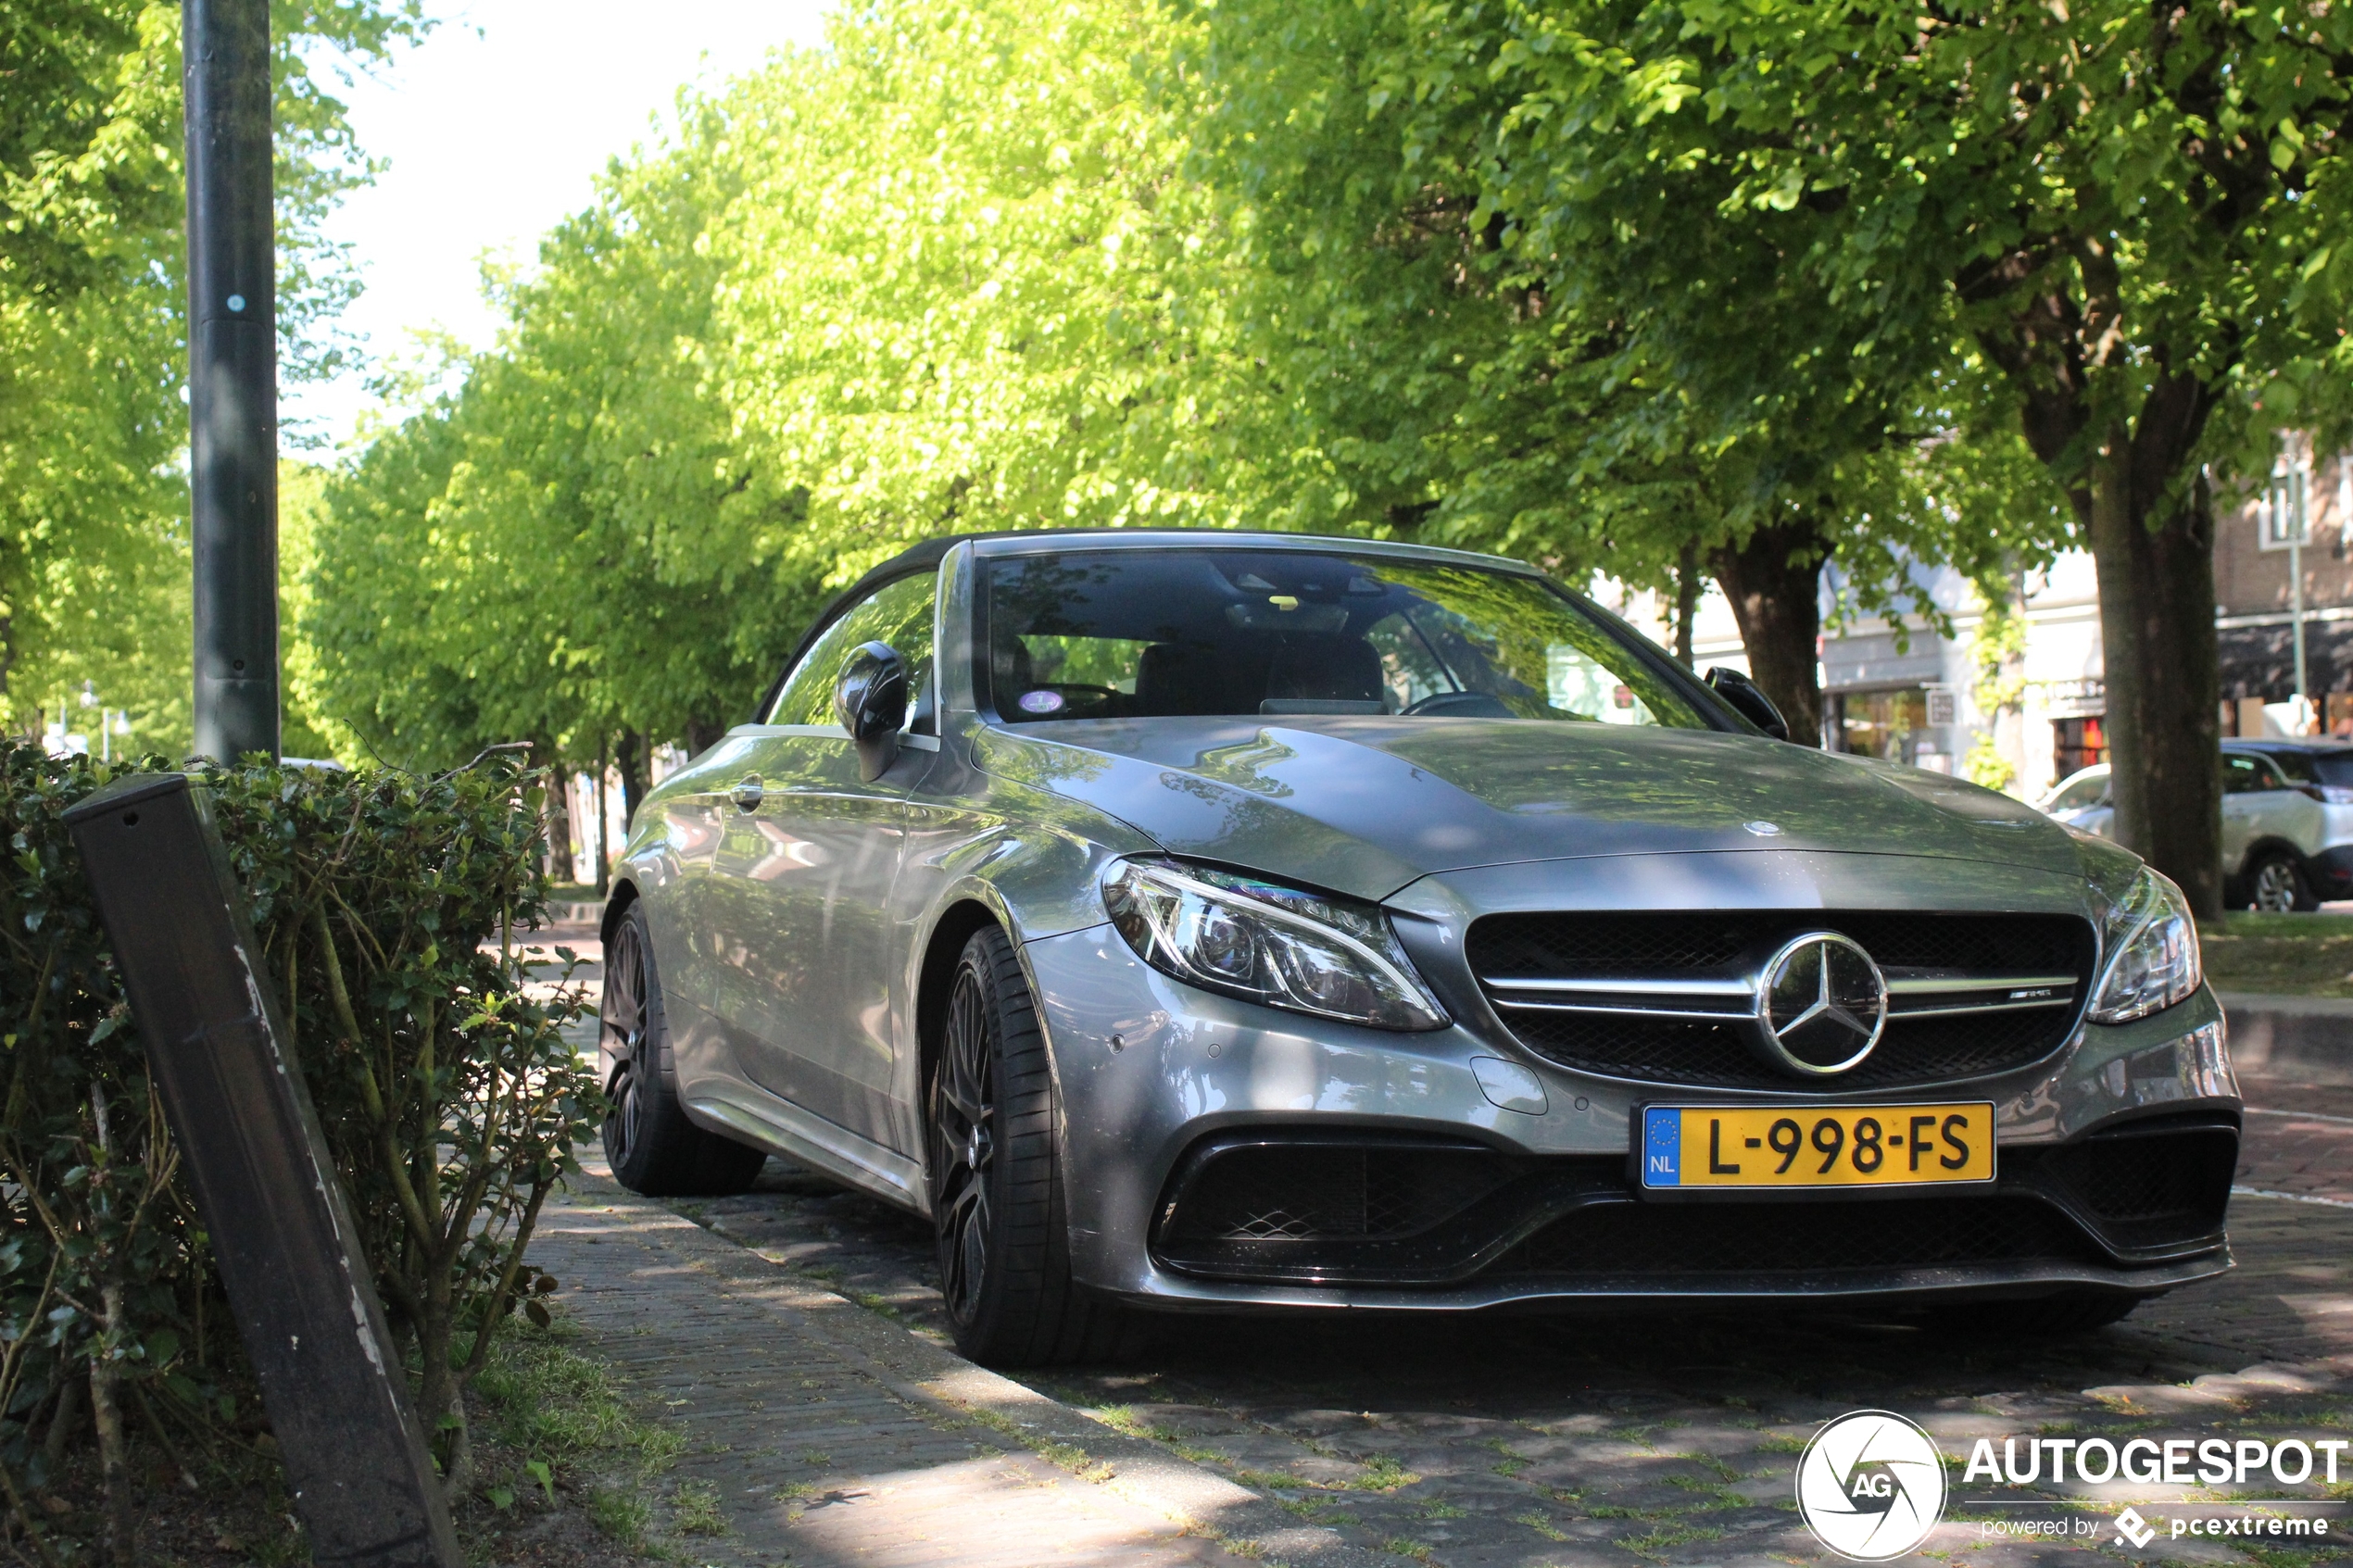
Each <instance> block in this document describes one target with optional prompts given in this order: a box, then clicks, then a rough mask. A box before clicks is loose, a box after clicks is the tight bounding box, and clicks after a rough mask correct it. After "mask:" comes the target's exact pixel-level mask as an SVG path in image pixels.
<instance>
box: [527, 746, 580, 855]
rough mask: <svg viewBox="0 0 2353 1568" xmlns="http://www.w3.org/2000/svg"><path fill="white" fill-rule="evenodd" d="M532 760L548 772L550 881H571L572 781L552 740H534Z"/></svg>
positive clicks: (572, 845)
mask: <svg viewBox="0 0 2353 1568" xmlns="http://www.w3.org/2000/svg"><path fill="white" fill-rule="evenodd" d="M531 755H532V757H533V758H534V759H535V760H536V761H537V762H538V763H539V765H540V766H541V767H544V768H546V769H547V880H549V881H550V882H559V883H564V882H570V881H571V880H572V879H573V872H574V870H575V863H574V860H573V847H574V844H575V842H576V841H575V840H574V839H573V834H572V789H571V780H570V779H569V778H568V777H567V776H566V775H565V772H564V764H563V759H562V758H561V757H560V755H558V753H557V751H556V747H555V744H554V743H553V742H552V741H545V740H542V741H535V742H534V743H533V744H532V747H531Z"/></svg>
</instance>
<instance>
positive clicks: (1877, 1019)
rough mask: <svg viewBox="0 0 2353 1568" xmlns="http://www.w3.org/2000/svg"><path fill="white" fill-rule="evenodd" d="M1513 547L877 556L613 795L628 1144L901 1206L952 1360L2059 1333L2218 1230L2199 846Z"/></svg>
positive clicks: (1178, 548)
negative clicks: (1837, 1319)
mask: <svg viewBox="0 0 2353 1568" xmlns="http://www.w3.org/2000/svg"><path fill="white" fill-rule="evenodd" d="M1785 736H1786V732H1785V731H1784V730H1783V729H1782V727H1781V721H1780V717H1779V715H1778V714H1777V713H1776V712H1775V711H1774V709H1773V707H1772V705H1771V704H1770V703H1769V702H1768V701H1767V700H1766V699H1765V698H1764V696H1762V694H1761V693H1759V692H1758V691H1757V689H1756V688H1755V686H1753V685H1751V684H1749V683H1748V682H1747V681H1745V680H1744V679H1743V678H1742V677H1741V676H1739V675H1738V674H1736V673H1734V672H1731V671H1721V670H1718V671H1709V674H1708V678H1707V679H1705V680H1702V679H1699V678H1696V677H1694V676H1693V675H1692V674H1691V673H1690V672H1689V671H1685V670H1684V669H1683V668H1682V667H1680V665H1678V664H1677V663H1676V662H1675V661H1674V660H1673V659H1670V658H1669V657H1667V655H1666V654H1665V653H1664V652H1662V651H1661V650H1660V649H1658V648H1657V647H1655V646H1653V645H1651V644H1650V643H1648V642H1646V641H1644V640H1643V639H1642V637H1641V636H1640V635H1638V634H1637V633H1634V632H1633V631H1632V630H1631V629H1630V628H1629V627H1628V626H1627V625H1625V624H1624V623H1622V622H1621V621H1618V620H1617V618H1615V617H1613V616H1611V615H1610V614H1608V613H1606V612H1605V611H1604V610H1602V609H1601V608H1597V607H1596V606H1594V605H1593V604H1592V603H1590V602H1588V601H1587V600H1586V599H1584V598H1583V597H1580V596H1579V595H1577V594H1574V593H1571V592H1569V591H1567V590H1566V589H1564V588H1562V587H1561V586H1559V585H1557V584H1556V583H1553V582H1551V581H1549V580H1548V579H1546V578H1545V577H1544V576H1543V575H1541V573H1539V572H1536V571H1531V570H1529V568H1527V567H1525V566H1521V565H1518V564H1516V563H1514V562H1511V561H1507V560H1501V559H1495V558H1488V557H1483V556H1474V555H1466V554H1459V553H1454V552H1450V551H1444V550H1436V549H1425V548H1418V547H1407V546H1395V545H1384V544H1373V543H1367V542H1365V541H1360V540H1339V539H1318V538H1311V537H1305V536H1302V535H1296V534H1251V533H1196V532H1148V531H1140V530H1130V531H1123V532H1115V533H1114V532H1079V531H1060V532H1053V533H1030V534H1005V535H995V536H983V537H971V538H963V539H955V540H947V541H941V542H938V543H936V544H933V545H928V546H923V547H920V548H917V549H914V550H911V551H909V552H908V553H906V554H905V555H902V556H900V558H897V559H895V560H892V561H890V562H888V563H887V564H886V565H884V566H882V567H880V568H878V569H876V570H875V571H874V572H872V573H870V574H869V575H868V576H867V577H866V578H865V579H864V580H863V581H862V582H861V583H858V584H857V585H856V586H855V587H854V588H852V589H851V590H850V591H849V593H848V594H846V595H844V596H842V598H841V599H840V600H839V601H838V602H837V604H835V605H834V607H833V608H831V609H830V610H829V611H827V613H826V614H825V615H824V617H822V618H821V619H820V621H818V623H817V624H816V625H815V626H814V627H812V629H811V630H810V632H809V633H808V635H807V636H806V637H805V638H804V639H803V640H802V643H801V645H800V647H799V651H798V652H797V653H796V654H795V656H794V657H793V659H791V661H790V662H789V664H788V665H787V667H786V669H785V670H784V671H782V672H781V673H780V674H779V675H778V677H777V679H776V682H775V684H774V687H773V688H772V689H771V690H770V691H769V692H768V694H767V696H766V697H765V699H764V700H763V701H762V702H761V705H760V708H759V710H758V711H757V713H755V714H754V716H753V721H752V722H750V723H747V724H744V725H741V726H738V727H737V728H736V729H735V730H733V731H731V732H730V733H729V734H727V736H726V738H725V739H724V740H723V741H721V742H720V743H719V744H718V745H717V746H713V747H712V748H711V749H710V750H709V751H707V752H705V753H704V754H703V755H702V756H700V757H698V758H697V759H694V761H693V762H692V763H691V765H689V766H688V767H686V769H684V770H683V771H679V772H677V773H676V774H674V775H673V776H672V777H670V778H668V779H666V780H664V781H663V782H662V784H661V785H660V787H658V788H657V789H655V790H653V791H652V792H651V793H650V794H649V795H648V797H647V798H646V799H645V801H644V802H643V803H642V805H641V806H640V807H639V809H638V812H637V815H636V818H635V822H633V823H632V829H631V833H630V836H629V840H628V845H627V848H626V852H625V856H624V858H623V862H622V864H621V865H620V867H619V869H618V874H617V880H616V883H615V886H614V892H613V895H612V897H611V900H610V904H609V905H608V906H607V909H606V912H605V936H606V955H607V978H606V991H605V1000H604V1004H603V1030H602V1045H601V1050H602V1054H603V1069H604V1071H605V1073H606V1074H607V1081H608V1083H609V1084H610V1092H611V1105H612V1109H611V1113H610V1120H609V1121H608V1123H607V1124H606V1129H605V1139H606V1147H607V1150H608V1153H609V1154H610V1160H611V1163H612V1168H613V1170H614V1172H615V1173H616V1174H617V1175H618V1176H619V1178H620V1179H621V1180H622V1181H623V1183H625V1184H626V1185H629V1186H631V1187H633V1188H635V1189H636V1190H637V1191H640V1192H645V1193H653V1194H684V1193H714V1192H725V1191H733V1190H741V1189H742V1188H744V1187H745V1186H747V1185H749V1183H750V1182H751V1180H752V1179H753V1177H754V1176H755V1174H756V1173H758V1171H759V1169H760V1165H761V1160H763V1159H764V1158H765V1157H766V1156H767V1155H769V1154H771V1153H774V1154H782V1155H785V1156H787V1157H789V1158H790V1159H792V1160H797V1161H799V1162H801V1163H803V1164H805V1165H808V1166H811V1167H813V1168H815V1169H817V1170H819V1171H822V1172H824V1173H827V1174H828V1175H830V1176H832V1177H833V1178H835V1179H837V1180H839V1181H841V1182H843V1183H846V1184H848V1185H851V1186H853V1187H855V1188H857V1189H859V1190H861V1191H862V1192H866V1193H869V1194H872V1195H874V1196H875V1197H876V1198H881V1199H883V1200H884V1201H886V1202H888V1203H892V1204H896V1205H899V1206H900V1207H902V1208H904V1209H906V1210H910V1211H912V1212H913V1213H915V1214H918V1215H922V1216H925V1217H927V1218H928V1220H929V1221H930V1223H932V1225H933V1226H934V1227H935V1228H936V1230H937V1237H938V1257H939V1270H940V1276H941V1286H942V1289H943V1292H944V1295H945V1298H946V1301H947V1306H948V1310H949V1313H950V1318H951V1320H952V1322H953V1323H954V1327H955V1333H956V1337H957V1340H958V1343H959V1345H960V1346H961V1347H962V1348H963V1349H964V1351H965V1352H966V1353H967V1354H969V1355H971V1356H973V1357H975V1359H978V1360H980V1361H988V1362H994V1363H999V1364H1018V1363H1023V1362H1031V1361H1045V1360H1052V1359H1057V1358H1068V1357H1075V1356H1083V1355H1088V1354H1092V1353H1095V1352H1097V1351H1099V1350H1100V1349H1101V1348H1102V1347H1103V1346H1104V1345H1105V1344H1106V1343H1108V1342H1109V1340H1110V1338H1111V1337H1112V1336H1114V1332H1115V1325H1117V1324H1118V1323H1121V1322H1123V1321H1126V1320H1130V1319H1131V1318H1132V1314H1134V1313H1135V1311H1136V1310H1137V1309H1158V1310H1163V1311H1179V1310H1227V1311H1233V1310H1255V1311H1273V1310H1300V1309H1318V1308H1334V1307H1353V1308H1379V1309H1401V1310H1440V1309H1456V1310H1461V1309H1478V1308H1492V1307H1503V1306H1520V1307H1531V1306H1561V1305H1568V1304H1575V1303H1588V1304H1591V1303H1604V1304H1607V1303H1621V1304H1625V1305H1629V1306H1632V1305H1640V1304H1645V1303H1647V1304H1656V1303H1660V1302H1674V1303H1692V1304H1696V1303H1708V1302H1714V1303H1735V1302H1739V1301H1743V1300H1749V1301H1755V1300H1760V1299H1773V1298H1782V1299H1789V1298H1797V1299H1807V1300H1813V1301H1838V1302H1843V1303H1846V1304H1847V1305H1848V1306H1850V1307H1856V1308H1861V1309H1864V1310H1869V1311H1881V1310H1882V1309H1885V1310H1893V1311H1907V1312H1908V1311H1920V1310H1927V1311H1951V1310H1954V1309H1959V1310H1961V1311H1965V1312H1966V1313H1967V1314H1968V1315H1969V1316H1970V1317H1972V1318H1975V1319H1978V1320H1979V1321H1982V1322H1985V1323H2004V1324H2008V1325H2012V1326H2015V1327H2017V1328H2020V1329H2022V1330H2040V1331H2045V1332H2053V1331H2063V1330H2071V1329H2081V1328H2084V1327H2088V1326H2093V1325H2095V1324H2097V1323H2104V1322H2107V1321H2109V1320H2112V1319H2114V1318H2116V1317H2119V1316H2120V1315H2122V1314H2123V1313H2124V1312H2126V1311H2130V1310H2131V1309H2132V1307H2133V1304H2134V1303H2135V1302H2136V1301H2138V1300H2140V1299H2143V1298H2146V1297H2148V1296H2151V1295H2154V1294H2156V1293H2158V1292H2159V1291H2163V1290H2166V1289H2168V1288H2171V1287H2172V1286H2179V1285H2182V1284H2184V1283H2186V1282H2188V1281H2192V1280H2196V1279H2200V1278H2204V1277H2206V1276H2208V1275H2210V1274H2213V1273H2217V1272H2219V1271H2221V1270H2222V1269H2225V1268H2227V1267H2228V1266H2229V1262H2230V1254H2229V1250H2228V1247H2227V1244H2226V1242H2225V1239H2224V1235H2223V1217H2224V1209H2225V1206H2226V1204H2227V1203H2228V1200H2229V1193H2230V1184H2231V1174H2232V1169H2233V1161H2234V1157H2235V1153H2236V1148H2237V1144H2238V1136H2239V1109H2240V1108H2239V1101H2238V1098H2237V1090H2236V1085H2235V1084H2234V1082H2233V1077H2232V1073H2231V1068H2230V1063H2229V1059H2228V1057H2227V1055H2226V1053H2225V1050H2224V1045H2223V1026H2222V1017H2221V1010H2220V1009H2219V1008H2218V1007H2217V1005H2216V1003H2215V999H2214V997H2213V994H2212V993H2211V992H2210V991H2209V990H2208V989H2207V988H2206V986H2205V985H2204V983H2203V980H2202V976H2201V973H2200V970H2199V962H2198V947H2197V935H2196V928H2195V926H2194V924H2193V923H2192V922H2191V919H2190V916H2189V912H2188V910H2187V909H2186V907H2185V906H2184V903H2183V898H2182V896H2181V894H2180V892H2179V891H2178V890H2177V889H2176V888H2175V887H2174V886H2173V884H2171V883H2170V882H2168V881H2167V880H2166V879H2165V878H2163V877H2162V876H2159V875H2158V874H2157V873H2156V872H2153V871H2151V870H2149V869H2147V868H2146V867H2145V866H2143V865H2142V864H2141V863H2140V862H2139V861H2138V860H2137V859H2134V858H2133V856H2132V855H2130V854H2129V853H2127V852H2125V851H2124V850H2122V849H2120V848H2119V847H2116V846H2115V845H2113V844H2110V843H2108V842H2106V841H2104V840H2100V839H2096V838H2093V837H2089V836H2086V835H2082V834H2075V833H2072V832H2070V830H2068V829H2066V828H2063V827H2061V826H2059V825H2058V824H2057V823H2055V822H2051V821H2050V820H2048V819H2047V818H2045V817H2044V816H2042V815H2040V814H2039V813H2037V812H2036V811H2034V810H2033V809H2031V808H2029V807H2027V806H2025V805H2022V804H2020V803H2019V802H2017V801H2014V800H2011V799H2009V798H2007V797H2004V796H2001V795H1998V794H1995V793H1994V792H1992V791H1990V790H1985V789H1980V788H1978V787H1976V786H1974V785H1971V784H1965V783H1961V782H1959V781H1957V780H1955V779H1953V778H1950V777H1946V776H1944V775H1941V774H1937V773H1931V772H1925V771H1918V770H1914V769H1910V768H1905V767H1899V766H1894V765H1892V764H1889V763H1884V762H1881V761H1877V760H1873V759H1865V758H1858V757H1848V756H1839V755H1834V754H1826V753H1824V752H1822V751H1819V750H1817V749H1815V748H1813V747H1811V746H1799V745H1792V744H1790V743H1789V742H1788V740H1787V739H1786V738H1785Z"/></svg>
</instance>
